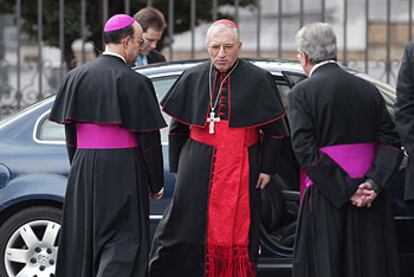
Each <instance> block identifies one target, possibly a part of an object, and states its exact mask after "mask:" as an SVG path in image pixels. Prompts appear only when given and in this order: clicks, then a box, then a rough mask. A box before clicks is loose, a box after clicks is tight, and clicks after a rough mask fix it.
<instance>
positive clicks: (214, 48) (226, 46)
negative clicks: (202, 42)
mask: <svg viewBox="0 0 414 277" xmlns="http://www.w3.org/2000/svg"><path fill="white" fill-rule="evenodd" d="M236 45H240V44H239V43H233V44H223V45H220V44H209V45H207V47H208V48H210V49H211V50H212V51H214V52H219V51H220V50H221V49H223V51H224V52H225V53H227V52H229V51H231V50H233V49H234V47H236Z"/></svg>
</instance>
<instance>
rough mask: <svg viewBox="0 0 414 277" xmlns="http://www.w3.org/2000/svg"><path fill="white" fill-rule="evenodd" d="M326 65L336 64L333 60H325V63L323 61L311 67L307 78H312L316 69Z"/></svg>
mask: <svg viewBox="0 0 414 277" xmlns="http://www.w3.org/2000/svg"><path fill="white" fill-rule="evenodd" d="M328 63H337V62H336V61H335V60H326V61H323V62H320V63H317V64H315V65H314V66H313V67H312V69H311V71H310V72H309V77H311V76H312V74H313V72H315V70H316V69H318V68H319V67H321V66H323V65H325V64H328Z"/></svg>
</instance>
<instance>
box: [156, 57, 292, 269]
mask: <svg viewBox="0 0 414 277" xmlns="http://www.w3.org/2000/svg"><path fill="white" fill-rule="evenodd" d="M209 68H210V62H206V63H203V64H201V65H198V66H196V67H194V68H192V69H189V70H186V71H185V72H184V73H183V74H182V76H181V77H180V78H179V79H178V80H177V81H176V83H175V84H174V86H173V87H172V88H171V90H170V91H169V92H168V93H167V95H166V96H165V98H164V99H163V101H162V102H161V105H162V107H163V110H164V111H165V112H166V113H168V114H169V115H171V116H172V118H173V119H172V121H171V124H170V134H169V159H170V171H172V172H176V173H177V176H176V180H177V181H176V186H175V191H174V197H173V199H172V201H171V202H170V205H169V206H168V208H167V209H166V211H165V213H164V216H163V219H162V220H161V222H160V223H159V225H158V228H157V230H156V233H155V237H154V242H153V246H152V250H151V255H150V269H149V272H150V276H151V277H158V276H159V277H161V276H169V277H178V276H180V277H181V276H191V277H197V276H199V277H201V276H206V275H208V273H207V272H206V271H207V270H208V267H209V266H208V265H207V264H206V256H207V254H208V253H207V247H208V246H209V242H208V241H207V238H206V237H207V232H208V227H207V223H208V222H210V223H211V222H213V221H212V220H211V221H209V220H208V216H209V215H208V211H209V197H210V195H211V193H212V191H213V190H214V186H215V183H214V181H213V179H214V180H216V179H218V176H217V175H215V176H214V178H213V176H212V175H214V174H215V173H213V172H215V171H214V170H213V169H212V168H215V164H218V162H219V161H217V159H216V158H215V157H216V156H215V153H216V148H215V147H214V146H211V145H209V144H205V143H203V142H200V141H196V140H195V139H194V137H193V136H192V132H193V131H195V130H196V131H197V132H198V134H201V135H200V136H199V137H201V138H205V139H207V140H208V139H209V138H210V136H215V135H216V133H215V134H214V135H210V134H208V131H206V130H208V126H206V125H208V124H206V118H207V116H208V114H209V112H210V109H209V90H208V80H209ZM226 74H227V73H222V74H220V73H218V72H216V71H215V70H214V69H213V74H212V79H214V80H215V81H213V80H211V81H212V86H213V88H214V97H217V92H218V89H219V83H220V81H219V80H223V79H224V76H225V75H226ZM214 99H215V98H214ZM216 114H217V115H218V116H220V119H221V122H220V123H222V122H224V121H225V122H228V129H226V130H230V132H231V130H236V129H239V130H247V129H251V130H257V132H258V130H259V129H260V130H261V132H262V135H261V140H259V141H258V142H257V143H254V144H253V145H250V146H249V147H247V152H246V153H247V156H248V171H249V172H248V176H249V177H248V180H247V185H246V188H247V191H248V197H249V206H247V209H249V213H250V218H244V220H250V226H249V229H248V246H247V245H246V251H247V252H246V253H247V254H246V256H247V259H249V260H250V261H249V265H251V266H252V267H254V264H255V263H256V261H257V254H258V239H259V221H260V213H259V212H260V190H258V189H256V188H255V185H256V181H257V178H258V175H259V173H260V172H264V173H268V174H274V173H275V172H276V170H277V168H278V162H279V161H278V155H279V152H280V150H281V149H280V148H281V145H282V141H283V140H284V138H286V137H287V135H288V131H287V128H286V123H285V119H284V118H285V117H284V116H285V112H284V109H283V107H282V104H281V101H280V95H279V92H278V90H277V86H276V83H275V81H274V80H273V78H272V76H271V74H270V73H268V72H266V71H264V70H262V69H260V68H258V67H256V66H254V65H253V64H251V63H249V62H247V61H243V60H240V61H239V63H238V64H237V65H236V67H235V68H234V71H233V73H232V74H231V75H230V77H229V79H228V80H227V81H225V82H224V85H223V88H222V91H221V96H220V101H219V104H218V109H217V110H216ZM217 125H218V124H217ZM216 127H217V126H216ZM225 128H227V127H225ZM221 130H222V129H216V132H217V135H218V132H220V131H221ZM222 143H223V144H224V145H225V144H228V143H231V142H230V141H228V140H227V137H224V138H223V141H222ZM224 147H225V148H226V147H230V146H229V145H227V146H224ZM219 151H220V150H219ZM217 157H218V156H217ZM235 170H237V169H235ZM237 183H238V182H235V183H232V184H229V186H233V185H234V188H235V189H236V188H237V187H238V184H237ZM223 198H226V195H224V193H223ZM210 200H211V199H210ZM224 201H226V200H224ZM224 206H225V205H224ZM231 220H232V219H230V218H229V221H228V224H227V225H229V224H230V225H231V223H230V222H231ZM210 227H211V226H210ZM222 227H225V226H222ZM218 228H220V227H218ZM223 231H224V229H223ZM223 236H224V232H223ZM235 237H236V238H237V234H235ZM210 262H211V263H212V259H211V260H210ZM230 263H231V261H230ZM224 264H225V263H224ZM227 265H228V264H227ZM225 267H226V266H223V268H221V269H222V270H223V272H224V271H225V270H226V269H225ZM216 269H217V268H216ZM243 270H245V271H243ZM249 270H252V268H250V269H249ZM253 270H254V269H253ZM242 271H243V272H244V273H245V274H254V273H252V272H251V271H249V272H250V273H246V272H247V271H248V270H246V268H244V269H242ZM227 272H231V270H230V271H227ZM210 273H211V272H210ZM223 274H224V273H223ZM230 274H231V273H230ZM220 276H224V275H220ZM225 276H227V275H225ZM232 276H233V275H232ZM240 276H245V275H240ZM246 276H247V275H246ZM249 276H252V275H249Z"/></svg>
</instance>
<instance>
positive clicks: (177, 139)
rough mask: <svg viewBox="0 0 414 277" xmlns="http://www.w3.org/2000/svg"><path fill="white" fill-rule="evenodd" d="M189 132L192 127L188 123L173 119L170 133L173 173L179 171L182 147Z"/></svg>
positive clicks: (170, 154)
mask: <svg viewBox="0 0 414 277" xmlns="http://www.w3.org/2000/svg"><path fill="white" fill-rule="evenodd" d="M189 134H190V129H189V127H188V125H185V124H182V123H179V122H177V121H175V120H174V119H171V123H170V130H169V134H168V143H169V146H168V157H169V162H170V172H172V173H177V170H178V160H179V158H180V152H181V148H182V146H183V145H184V143H185V142H186V141H187V139H188V137H189Z"/></svg>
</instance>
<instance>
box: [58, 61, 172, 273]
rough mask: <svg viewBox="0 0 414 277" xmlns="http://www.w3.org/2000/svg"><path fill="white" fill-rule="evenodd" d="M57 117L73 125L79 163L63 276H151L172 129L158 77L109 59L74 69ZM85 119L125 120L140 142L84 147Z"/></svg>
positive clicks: (73, 172) (69, 129)
mask: <svg viewBox="0 0 414 277" xmlns="http://www.w3.org/2000/svg"><path fill="white" fill-rule="evenodd" d="M50 120H52V121H55V122H58V123H64V124H65V131H66V142H67V147H68V153H69V159H70V161H71V169H70V173H69V177H68V185H67V189H66V195H65V203H64V209H63V219H62V229H61V232H60V235H59V252H58V258H57V265H56V276H61V277H65V276H68V277H69V276H70V277H73V276H80V277H90V276H140V277H144V276H146V275H147V265H148V252H149V245H148V240H149V232H148V231H149V230H148V228H149V203H148V195H149V192H150V191H151V192H158V191H159V190H160V189H161V188H162V186H163V161H162V149H161V143H160V134H159V128H161V127H164V126H165V122H164V120H163V119H162V115H161V112H160V110H159V106H158V104H157V101H156V98H155V93H154V90H153V87H152V84H151V82H150V81H149V80H148V79H147V78H146V77H144V76H141V75H139V74H137V73H136V72H134V71H133V70H131V69H130V68H128V67H127V65H126V64H125V63H124V62H123V61H122V60H121V59H120V58H118V57H114V56H102V57H100V58H98V59H96V60H95V61H93V62H90V63H88V64H86V65H84V66H81V67H78V68H76V69H74V70H72V71H71V72H69V73H68V74H67V76H66V77H65V80H64V82H63V84H62V86H61V87H60V89H59V92H58V94H57V96H56V100H55V103H54V106H53V108H52V112H51V115H50ZM77 122H85V123H99V124H113V123H117V124H120V125H121V126H122V127H124V128H127V129H129V130H131V131H133V132H134V134H135V136H136V138H137V141H138V143H139V146H138V147H135V148H118V149H84V148H82V149H81V148H77V142H76V138H77V136H76V123H77ZM79 251H81V252H79ZM79 253H81V254H79Z"/></svg>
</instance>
